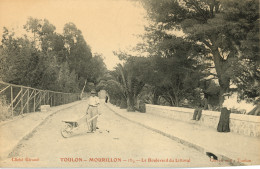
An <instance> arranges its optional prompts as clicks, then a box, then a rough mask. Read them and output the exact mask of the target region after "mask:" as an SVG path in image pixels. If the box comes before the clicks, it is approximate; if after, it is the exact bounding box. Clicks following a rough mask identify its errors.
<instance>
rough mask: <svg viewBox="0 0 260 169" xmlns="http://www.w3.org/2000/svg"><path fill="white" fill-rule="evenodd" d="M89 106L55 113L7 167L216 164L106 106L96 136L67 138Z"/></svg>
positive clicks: (82, 133) (81, 130)
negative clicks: (69, 123) (68, 127)
mask: <svg viewBox="0 0 260 169" xmlns="http://www.w3.org/2000/svg"><path fill="white" fill-rule="evenodd" d="M85 110H86V103H85V101H82V103H80V104H78V105H76V106H74V107H71V108H68V109H66V110H64V111H62V112H59V113H57V114H55V115H53V116H52V117H51V118H49V119H48V121H47V122H46V123H44V124H43V125H42V126H41V127H40V128H38V130H37V131H36V132H35V133H34V134H33V135H32V136H31V137H30V138H28V139H27V140H23V141H22V142H21V144H20V146H19V147H18V148H16V149H15V150H14V151H13V153H12V156H11V157H10V158H8V159H7V160H5V161H3V162H1V163H2V164H1V166H2V167H208V166H211V167H213V166H221V165H222V166H226V165H227V164H224V163H223V162H222V163H218V162H212V161H210V159H209V158H208V157H207V156H206V155H204V154H201V153H199V152H197V151H196V150H193V149H190V148H188V147H186V146H184V145H182V144H180V143H177V142H175V141H173V140H171V139H169V138H167V137H164V136H162V135H160V134H158V133H155V132H153V131H150V130H148V129H146V128H144V127H141V126H139V125H137V124H133V123H131V122H129V121H127V120H125V119H122V118H121V117H118V116H117V115H115V114H114V113H113V112H112V111H111V110H109V109H108V108H107V107H106V106H104V105H101V106H100V108H99V111H100V112H102V115H101V116H100V117H99V118H98V127H99V128H100V129H99V130H97V132H96V133H86V131H87V127H86V125H84V124H85V123H83V125H81V126H80V128H79V129H78V131H77V133H76V135H75V136H73V137H71V138H63V137H62V136H61V134H60V129H61V126H62V122H61V121H62V120H64V119H77V118H79V117H81V116H83V115H84V113H85Z"/></svg>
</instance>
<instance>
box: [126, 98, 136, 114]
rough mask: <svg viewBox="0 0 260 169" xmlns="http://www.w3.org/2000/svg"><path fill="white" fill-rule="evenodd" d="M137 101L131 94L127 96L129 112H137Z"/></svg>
mask: <svg viewBox="0 0 260 169" xmlns="http://www.w3.org/2000/svg"><path fill="white" fill-rule="evenodd" d="M134 103H135V99H134V96H133V95H131V94H128V96H127V111H128V112H134V111H135V104H134Z"/></svg>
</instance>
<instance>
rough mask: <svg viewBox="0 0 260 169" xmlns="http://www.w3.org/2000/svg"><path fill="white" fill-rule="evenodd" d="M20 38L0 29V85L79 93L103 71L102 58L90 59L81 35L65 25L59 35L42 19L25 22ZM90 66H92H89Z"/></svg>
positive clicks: (98, 56)
mask: <svg viewBox="0 0 260 169" xmlns="http://www.w3.org/2000/svg"><path fill="white" fill-rule="evenodd" d="M24 29H25V30H26V33H25V34H24V35H22V36H21V37H18V36H16V34H15V32H12V31H9V30H8V29H7V28H4V32H3V35H2V43H1V45H0V57H1V59H0V60H1V63H0V75H1V79H2V80H3V81H6V82H9V83H13V84H20V85H26V86H31V87H35V88H39V89H48V90H55V91H63V92H79V91H80V89H81V88H82V87H83V85H84V82H85V81H86V80H87V81H88V82H93V83H97V80H98V79H99V78H100V77H101V76H102V75H103V72H105V71H106V67H105V64H104V62H103V57H102V56H101V55H94V56H93V55H92V52H91V48H90V46H89V45H88V44H87V43H86V41H85V39H84V37H83V35H82V33H81V31H80V30H79V29H78V28H77V27H76V25H75V24H73V23H68V24H65V26H64V32H63V33H62V34H59V33H57V32H56V28H55V26H54V25H52V24H51V23H50V22H49V21H48V20H46V19H43V20H42V19H37V18H32V17H30V18H28V20H27V22H26V24H25V25H24ZM93 65H94V66H93Z"/></svg>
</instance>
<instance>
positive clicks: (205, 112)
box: [146, 104, 260, 123]
mask: <svg viewBox="0 0 260 169" xmlns="http://www.w3.org/2000/svg"><path fill="white" fill-rule="evenodd" d="M146 107H152V108H157V109H164V110H172V111H178V112H182V113H193V112H194V109H191V108H185V107H171V106H162V105H152V104H146ZM202 114H203V115H207V116H215V117H219V116H220V112H219V111H211V110H203V111H202ZM230 119H231V120H240V121H247V122H255V123H260V116H252V115H246V114H235V113H231V114H230Z"/></svg>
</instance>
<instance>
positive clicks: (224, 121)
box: [217, 107, 231, 132]
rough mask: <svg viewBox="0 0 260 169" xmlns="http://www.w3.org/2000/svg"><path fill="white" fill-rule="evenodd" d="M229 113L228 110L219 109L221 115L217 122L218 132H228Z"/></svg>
mask: <svg viewBox="0 0 260 169" xmlns="http://www.w3.org/2000/svg"><path fill="white" fill-rule="evenodd" d="M230 113H231V111H230V110H228V109H227V108H226V107H224V108H222V109H221V114H220V118H219V122H218V128H217V131H218V132H230V128H229V117H230Z"/></svg>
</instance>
